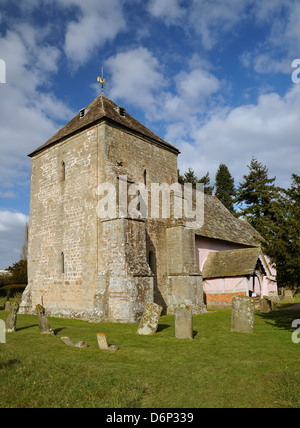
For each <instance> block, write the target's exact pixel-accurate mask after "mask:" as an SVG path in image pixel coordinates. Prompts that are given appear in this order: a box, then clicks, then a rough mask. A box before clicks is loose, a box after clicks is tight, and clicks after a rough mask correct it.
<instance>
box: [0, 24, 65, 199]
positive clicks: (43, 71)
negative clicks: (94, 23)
mask: <svg viewBox="0 0 300 428" xmlns="http://www.w3.org/2000/svg"><path fill="white" fill-rule="evenodd" d="M41 42H42V37H41V34H40V32H39V29H38V28H36V29H33V28H31V27H29V26H28V25H26V26H25V25H23V26H22V25H21V26H20V28H18V30H17V31H12V30H9V31H7V33H6V34H5V35H4V36H2V37H0V52H1V57H2V58H3V59H4V60H5V63H6V81H7V83H6V84H2V85H0V141H1V145H0V158H1V163H0V175H1V184H0V187H1V190H2V192H4V193H6V192H7V191H8V190H7V189H8V188H11V187H16V186H19V185H20V184H21V185H23V184H24V183H28V180H29V173H30V168H29V166H30V162H29V159H28V158H27V154H28V153H30V152H31V151H32V150H33V149H35V148H37V147H38V146H40V145H41V144H43V142H45V141H46V140H47V139H48V138H49V137H51V135H53V134H54V133H55V131H56V130H57V125H56V124H55V123H54V121H53V120H52V119H53V118H54V119H56V118H57V117H58V114H59V115H60V118H61V119H66V118H69V117H70V116H71V114H72V112H71V111H70V109H69V108H68V107H67V106H65V105H64V104H63V103H61V102H60V101H59V100H57V99H56V97H55V96H54V95H53V94H51V93H45V92H44V93H43V92H40V90H39V87H40V86H41V85H43V84H44V85H45V84H47V79H48V77H49V73H52V72H53V71H54V70H55V69H56V67H57V62H58V59H59V54H58V52H57V51H56V48H53V47H51V46H48V45H47V44H46V45H43V44H41ZM49 53H50V55H49ZM46 58H47V59H46ZM9 191H11V192H13V191H14V189H9Z"/></svg>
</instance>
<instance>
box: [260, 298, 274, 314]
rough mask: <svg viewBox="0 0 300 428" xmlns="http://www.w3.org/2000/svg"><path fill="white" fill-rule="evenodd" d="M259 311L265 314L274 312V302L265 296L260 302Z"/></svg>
mask: <svg viewBox="0 0 300 428" xmlns="http://www.w3.org/2000/svg"><path fill="white" fill-rule="evenodd" d="M259 311H260V312H261V313H263V314H268V313H269V312H272V301H271V300H270V299H268V297H266V296H264V297H263V298H262V299H261V300H260V301H259Z"/></svg>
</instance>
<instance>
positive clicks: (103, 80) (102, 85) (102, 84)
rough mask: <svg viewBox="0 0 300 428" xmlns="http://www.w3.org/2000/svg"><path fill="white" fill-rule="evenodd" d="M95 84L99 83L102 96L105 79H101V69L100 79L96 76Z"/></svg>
mask: <svg viewBox="0 0 300 428" xmlns="http://www.w3.org/2000/svg"><path fill="white" fill-rule="evenodd" d="M97 82H100V83H101V95H102V94H103V88H104V83H105V79H104V78H103V67H102V77H100V76H98V78H97Z"/></svg>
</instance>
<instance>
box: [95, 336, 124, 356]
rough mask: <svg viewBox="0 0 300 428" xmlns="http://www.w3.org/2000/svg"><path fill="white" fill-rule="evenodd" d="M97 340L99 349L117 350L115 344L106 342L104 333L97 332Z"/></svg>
mask: <svg viewBox="0 0 300 428" xmlns="http://www.w3.org/2000/svg"><path fill="white" fill-rule="evenodd" d="M97 341H98V346H99V349H101V350H105V351H112V352H114V351H117V350H118V349H119V348H118V347H117V345H109V344H108V342H107V336H106V334H104V333H97Z"/></svg>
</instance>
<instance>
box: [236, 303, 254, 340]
mask: <svg viewBox="0 0 300 428" xmlns="http://www.w3.org/2000/svg"><path fill="white" fill-rule="evenodd" d="M254 309H255V303H254V300H253V299H251V297H248V296H237V297H235V298H234V299H232V310H231V331H236V332H240V333H253V329H254Z"/></svg>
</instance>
